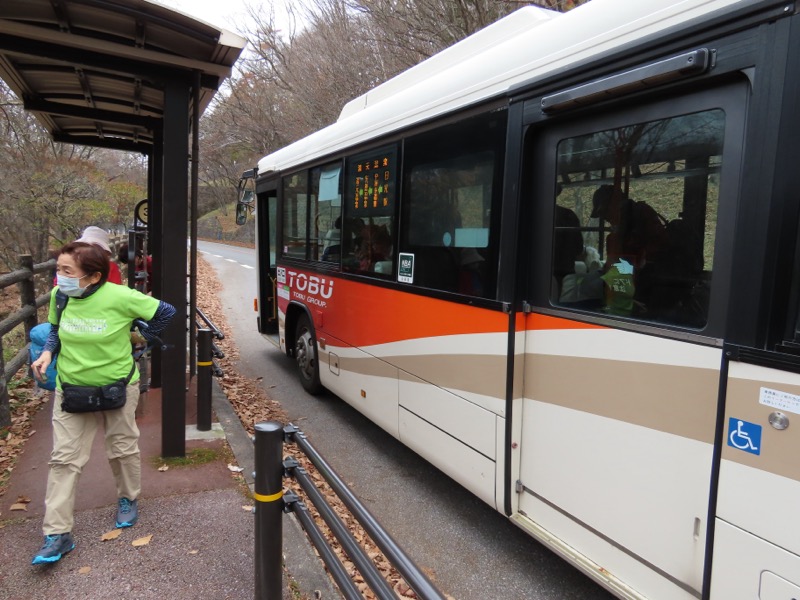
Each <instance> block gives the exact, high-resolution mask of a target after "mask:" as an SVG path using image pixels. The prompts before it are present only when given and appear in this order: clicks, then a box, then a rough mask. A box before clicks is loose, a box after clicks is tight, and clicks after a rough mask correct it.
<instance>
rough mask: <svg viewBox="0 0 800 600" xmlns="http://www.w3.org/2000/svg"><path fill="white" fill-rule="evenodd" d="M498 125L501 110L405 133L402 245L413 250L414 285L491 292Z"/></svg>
mask: <svg viewBox="0 0 800 600" xmlns="http://www.w3.org/2000/svg"><path fill="white" fill-rule="evenodd" d="M504 132H505V113H504V112H501V113H493V114H489V115H482V116H480V117H477V118H474V119H469V120H467V121H464V122H462V123H457V124H455V125H450V126H447V127H443V128H441V129H439V130H436V131H434V132H431V133H427V134H423V135H421V136H417V137H416V138H412V139H410V140H408V141H407V143H406V154H405V164H406V169H405V173H406V174H405V185H404V204H403V210H404V214H405V215H406V216H405V219H404V221H403V222H404V224H405V225H404V228H403V233H402V237H403V241H404V243H403V248H402V251H403V252H407V253H410V254H413V255H414V261H415V262H414V270H415V274H414V284H415V285H419V286H421V287H427V288H432V289H438V290H445V291H449V292H456V293H461V294H467V295H470V296H482V297H489V296H491V295H492V294H493V293H494V288H493V281H494V277H495V269H494V268H493V266H492V265H493V264H494V255H493V252H492V250H493V247H492V244H491V240H492V236H491V235H490V231H491V229H492V217H493V213H497V211H493V210H492V208H493V204H494V203H495V202H496V201H498V200H499V190H498V185H497V183H498V181H499V176H498V174H497V169H498V168H499V167H498V165H499V164H501V162H502V159H503V139H504V138H503V134H504Z"/></svg>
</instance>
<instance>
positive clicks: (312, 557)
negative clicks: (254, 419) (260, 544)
mask: <svg viewBox="0 0 800 600" xmlns="http://www.w3.org/2000/svg"><path fill="white" fill-rule="evenodd" d="M211 406H212V408H213V409H214V413H215V414H216V415H217V419H219V422H220V423H221V424H222V428H223V430H224V431H225V437H226V439H227V441H228V445H229V446H230V447H231V450H232V451H233V455H234V456H235V457H236V462H237V463H238V464H239V466H240V467H242V468H243V469H244V470H243V471H242V475H244V479H245V482H246V483H247V486H248V487H249V488H250V492H251V493H252V492H253V472H254V471H255V451H254V445H253V441H252V439H251V438H250V436H249V435H248V434H247V431H246V430H245V428H244V426H243V425H242V422H241V421H240V420H239V417H238V415H237V414H236V412H235V411H234V410H233V407H232V406H231V404H230V402H228V398H227V396H225V393H224V392H223V391H222V388H220V386H219V384H217V382H216V380H213V379H212V382H211ZM284 522H285V523H286V525H285V526H284V528H283V554H284V561H285V564H286V567H287V569H288V570H289V573H291V576H292V578H293V579H294V581H295V582H296V583H297V585H298V586H299V588H300V589H299V592H300V594H302V595H303V596H307V597H309V598H342V594H341V593H340V592H339V590H338V588H336V586H335V585H334V584H333V582H332V581H331V579H330V578H329V577H328V575H327V574H326V573H325V569H324V567H323V564H322V560H321V559H320V558H319V557H318V556H317V555H316V554H315V551H314V547H313V546H312V545H311V542H309V541H308V538H307V537H306V534H305V532H304V531H303V529H302V527H301V526H300V523H299V522H298V521H297V518H296V517H295V516H294V514H291V513H290V514H289V515H287V518H286V519H285V520H284Z"/></svg>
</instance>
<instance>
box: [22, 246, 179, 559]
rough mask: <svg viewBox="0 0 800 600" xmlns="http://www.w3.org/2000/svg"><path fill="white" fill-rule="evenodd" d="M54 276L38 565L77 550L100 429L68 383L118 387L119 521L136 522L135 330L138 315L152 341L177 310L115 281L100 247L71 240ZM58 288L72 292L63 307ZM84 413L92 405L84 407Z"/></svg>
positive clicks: (39, 365) (114, 459)
mask: <svg viewBox="0 0 800 600" xmlns="http://www.w3.org/2000/svg"><path fill="white" fill-rule="evenodd" d="M56 273H57V275H56V278H57V282H58V287H57V288H56V289H54V290H53V293H52V295H51V299H50V313H49V317H48V320H49V321H50V323H51V324H52V329H51V333H50V336H49V338H48V340H47V342H46V344H45V347H44V351H43V352H42V354H41V356H40V357H39V358H38V359H37V360H35V361H34V362H33V364H32V365H31V368H32V370H33V374H34V377H36V378H37V379H40V380H41V379H43V377H44V373H45V371H46V369H47V366H48V365H49V364H50V362H51V360H52V358H53V356H54V355H56V354H58V375H57V377H56V391H55V399H54V404H53V417H52V420H53V451H52V454H51V456H50V461H49V467H50V469H49V473H48V477H47V491H46V496H45V515H44V522H43V526H42V531H43V533H44V536H45V537H44V544H43V545H42V547H41V549H40V550H39V551H38V552H37V553H36V554H35V555H34V557H33V561H32V563H33V564H35V565H36V564H43V563H53V562H56V561H58V560H60V559H61V557H62V556H63V555H64V554H66V553H67V552H70V551H71V550H73V549H74V548H75V541H74V538H73V536H72V527H73V508H74V504H75V493H76V489H77V486H78V481H79V479H80V475H81V471H82V470H83V467H84V466H85V465H86V463H87V462H88V460H89V455H90V452H91V447H92V440H93V439H94V435H95V432H96V430H97V419H96V418H95V415H94V414H93V412H74V410H75V409H76V406H74V405H71V404H70V403H69V402H65V395H64V389H65V386H68V385H71V386H85V387H82V388H80V390H87V392H88V393H89V395H90V397H92V398H95V397H96V396H102V397H105V396H106V392H105V390H104V389H103V388H101V386H103V387H105V388H108V387H112V386H113V385H116V386H117V387H116V389H117V390H118V396H117V400H118V401H120V402H124V404H123V405H122V406H121V407H120V408H113V409H110V410H103V409H102V408H100V409H99V410H101V411H102V412H101V413H100V414H101V415H102V420H103V423H104V426H105V446H106V454H107V456H108V460H109V464H110V466H111V471H112V473H113V474H114V479H115V480H116V488H117V496H118V498H119V500H118V507H117V515H116V521H115V524H116V527H130V526H132V525H134V524H135V523H136V521H137V519H138V516H139V513H138V506H137V498H138V496H139V492H140V489H141V461H140V456H139V446H138V441H139V429H138V427H137V426H136V419H135V411H136V405H137V404H138V401H139V385H138V380H139V373H138V370H137V369H136V361H135V360H134V358H133V356H132V355H131V342H130V328H131V324H132V322H133V321H134V319H142V320H144V321H146V322H147V324H148V327H147V328H145V329H144V330H143V331H142V332H141V333H142V335H143V337H145V339H148V340H150V341H153V340H155V339H156V338H157V336H158V335H159V334H160V333H161V332H162V331H163V329H164V327H166V325H167V323H168V322H169V320H170V319H171V318H172V317H173V316H174V314H175V308H174V307H173V306H171V305H170V304H167V303H166V302H162V301H159V300H157V299H155V298H152V297H150V296H147V295H145V294H142V293H141V292H138V291H136V290H133V289H131V288H128V287H126V286H121V285H111V284H109V282H108V274H109V259H108V253H107V252H105V251H104V250H103V249H102V247H101V246H100V245H94V244H87V243H83V242H72V243H71V244H67V245H66V246H64V247H63V248H62V249H61V250H60V252H59V255H58V259H57V269H56ZM58 291H60V292H62V293H63V294H65V295H66V296H67V301H66V304H65V305H64V304H63V301H62V300H61V299H60V298H59V295H58V294H57V292H58ZM109 384H111V385H109ZM122 386H124V388H123V387H122ZM123 390H124V391H123ZM70 391H74V388H73V390H70ZM109 395H110V394H109ZM123 396H124V400H122V397H123ZM80 410H86V407H85V406H81V407H80ZM92 410H97V409H92Z"/></svg>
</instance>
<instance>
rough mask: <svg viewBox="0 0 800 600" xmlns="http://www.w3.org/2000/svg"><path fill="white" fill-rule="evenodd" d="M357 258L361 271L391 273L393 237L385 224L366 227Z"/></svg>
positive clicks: (357, 251)
mask: <svg viewBox="0 0 800 600" xmlns="http://www.w3.org/2000/svg"><path fill="white" fill-rule="evenodd" d="M356 257H357V258H358V261H359V263H358V268H359V270H361V271H374V272H380V273H387V272H388V273H391V258H392V236H391V234H390V233H389V229H388V228H387V227H386V225H385V224H383V225H373V224H370V225H365V226H364V228H363V229H362V230H361V240H360V243H359V246H358V248H357V249H356ZM387 262H389V265H388V270H387V265H386V264H385V263H387Z"/></svg>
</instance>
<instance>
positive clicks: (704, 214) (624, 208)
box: [512, 82, 747, 600]
mask: <svg viewBox="0 0 800 600" xmlns="http://www.w3.org/2000/svg"><path fill="white" fill-rule="evenodd" d="M746 94H747V85H746V83H744V82H739V83H735V84H733V83H732V84H727V85H725V86H723V87H719V88H716V89H713V90H706V91H702V92H697V93H693V94H689V95H686V96H680V97H675V98H671V99H669V100H667V101H665V100H660V99H659V100H657V101H653V102H651V103H647V102H639V103H637V104H635V105H627V106H626V107H625V108H624V109H622V110H619V111H608V112H605V113H599V114H598V113H597V112H594V113H593V115H592V116H590V117H585V118H582V119H579V118H575V117H573V118H572V119H568V120H564V121H562V122H561V124H553V125H544V126H541V125H539V126H536V125H534V126H532V127H530V129H529V130H528V133H527V136H526V141H525V155H524V157H523V169H524V173H525V175H524V176H525V178H526V179H527V181H526V182H525V184H524V185H523V188H522V189H523V191H524V193H525V194H526V195H527V196H529V198H528V199H526V200H524V202H525V203H527V206H529V207H530V208H529V211H528V214H527V215H524V218H523V222H526V223H529V224H530V227H532V231H533V235H531V236H528V237H529V238H531V239H532V241H531V242H530V246H529V247H528V248H527V249H526V250H525V251H524V252H525V254H526V256H527V257H528V259H529V261H530V267H529V282H528V284H527V290H526V292H527V302H526V304H525V306H526V311H525V312H526V314H525V317H524V321H525V323H524V330H525V331H524V368H523V374H522V376H523V381H522V403H521V404H522V407H521V420H520V423H519V425H518V427H517V429H515V431H518V433H517V434H516V435H518V436H519V455H518V459H519V470H518V480H517V481H516V492H517V494H516V500H517V506H516V511H515V514H514V515H513V517H512V518H514V519H515V520H516V521H517V522H518V523H519V524H520V525H521V526H523V527H524V528H527V529H528V530H529V531H531V532H532V533H533V534H534V535H536V536H537V537H539V538H540V539H542V540H543V541H545V543H549V544H550V545H551V546H553V547H554V549H556V550H557V551H558V552H560V553H562V554H568V555H570V556H571V557H572V558H573V559H574V560H576V561H578V562H579V563H580V564H583V565H584V566H585V567H586V569H587V570H589V571H594V573H595V575H596V576H597V577H598V578H600V579H602V580H604V581H605V582H606V583H607V584H608V585H609V586H610V587H612V588H616V589H617V590H618V591H621V593H623V594H629V593H630V590H631V589H633V590H636V592H637V593H638V594H642V595H643V596H644V597H648V598H659V599H664V600H669V599H673V598H682V599H683V598H685V599H689V598H698V597H700V594H701V589H702V584H703V569H704V555H705V550H706V529H707V515H708V505H709V493H710V492H709V490H710V481H711V478H712V465H713V450H714V436H715V431H716V422H717V414H716V413H717V400H718V395H719V381H720V364H721V360H722V349H721V342H720V341H719V340H720V339H721V337H722V327H723V323H724V316H725V311H726V308H727V304H726V300H725V298H726V297H727V294H726V293H725V292H726V289H725V284H726V281H727V280H728V279H729V277H730V274H729V270H730V269H729V265H728V259H727V258H726V254H727V253H726V252H724V251H722V249H724V248H725V247H726V246H728V245H729V244H730V237H731V234H730V233H726V232H729V231H730V229H731V227H730V224H731V222H732V221H731V219H733V218H734V216H735V203H736V188H737V186H736V183H737V176H738V172H739V169H738V167H739V162H740V151H741V146H742V143H741V142H742V135H743V134H742V131H743V113H744V107H745V103H746ZM536 108H538V107H536ZM533 112H534V110H533V109H532V110H530V111H527V110H526V114H531V113H533ZM538 113H539V114H541V111H540V110H539V111H538ZM526 186H527V191H525V190H526ZM523 237H524V236H523ZM514 441H516V440H514ZM621 580H624V583H623V582H622V581H621ZM636 597H639V596H636Z"/></svg>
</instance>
